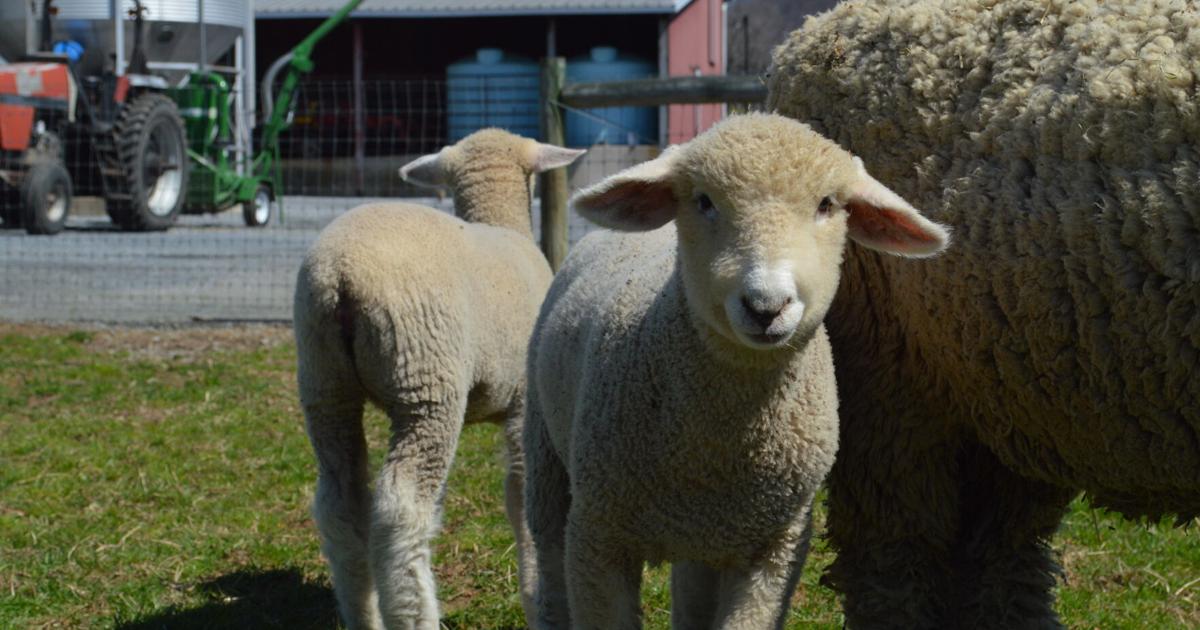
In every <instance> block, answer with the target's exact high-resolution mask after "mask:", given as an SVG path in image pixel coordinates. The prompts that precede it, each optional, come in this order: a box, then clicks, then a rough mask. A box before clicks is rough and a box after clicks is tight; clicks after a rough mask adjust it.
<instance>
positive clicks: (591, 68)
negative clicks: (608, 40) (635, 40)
mask: <svg viewBox="0 0 1200 630" xmlns="http://www.w3.org/2000/svg"><path fill="white" fill-rule="evenodd" d="M656 76H658V65H657V64H654V63H652V62H649V61H645V60H642V59H637V58H634V57H628V56H625V55H621V54H620V53H618V52H617V49H616V48H613V47H611V46H597V47H595V48H593V49H592V50H591V55H590V56H587V57H576V58H573V59H569V60H567V81H569V82H572V83H573V82H577V81H620V80H628V79H646V78H650V77H656ZM584 111H585V112H586V114H581V113H579V112H574V111H569V110H568V111H567V118H566V126H567V145H568V146H572V147H588V146H591V145H593V144H658V108H656V107H600V108H596V109H588V110H584Z"/></svg>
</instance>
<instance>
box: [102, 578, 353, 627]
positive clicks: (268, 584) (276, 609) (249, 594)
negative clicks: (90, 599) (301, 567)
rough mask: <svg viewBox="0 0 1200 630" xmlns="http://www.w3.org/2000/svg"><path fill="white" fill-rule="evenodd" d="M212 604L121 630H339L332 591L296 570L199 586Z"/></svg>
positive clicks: (135, 622) (165, 614) (148, 618)
mask: <svg viewBox="0 0 1200 630" xmlns="http://www.w3.org/2000/svg"><path fill="white" fill-rule="evenodd" d="M197 588H198V590H199V591H200V592H201V593H203V594H204V595H205V597H207V598H208V599H209V600H210V601H209V603H207V604H203V605H201V606H198V607H194V608H168V609H165V610H162V611H159V612H156V613H153V614H151V615H149V616H146V617H143V618H141V619H137V620H133V621H127V622H121V623H118V624H117V626H116V627H117V629H118V630H152V629H153V630H158V629H163V628H165V629H168V630H177V629H184V628H335V627H337V604H336V603H335V602H334V599H333V590H332V589H330V588H329V587H327V586H324V585H322V584H319V583H315V582H311V581H308V580H305V579H304V576H303V575H302V574H301V573H300V572H299V571H296V570H271V571H256V570H253V569H247V570H241V571H235V572H233V573H230V574H227V575H222V576H220V577H218V578H215V579H212V580H209V581H207V582H204V583H201V584H199V585H198V586H197Z"/></svg>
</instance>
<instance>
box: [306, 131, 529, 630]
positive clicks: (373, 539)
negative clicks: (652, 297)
mask: <svg viewBox="0 0 1200 630" xmlns="http://www.w3.org/2000/svg"><path fill="white" fill-rule="evenodd" d="M518 142H529V141H527V140H522V139H520V138H517V137H515V136H511V135H508V134H504V133H502V132H483V133H482V134H481V135H478V136H477V137H475V138H474V139H470V138H469V139H468V140H466V141H464V143H467V148H469V149H470V151H465V150H464V151H463V153H464V155H465V156H466V157H464V158H463V159H459V160H456V161H454V162H452V163H448V164H447V165H446V167H447V170H448V172H447V175H448V178H449V180H450V181H451V182H452V183H453V184H454V185H453V187H454V189H455V192H456V200H457V202H458V206H457V210H458V212H459V213H460V214H461V215H462V216H464V217H467V219H468V221H464V220H462V219H459V218H455V217H451V216H448V215H446V214H444V213H441V212H438V211H436V210H433V209H430V208H425V207H422V206H417V205H412V204H405V203H376V204H370V205H365V206H360V207H358V208H356V209H354V210H352V211H350V212H348V213H346V214H345V215H343V216H342V217H339V218H338V219H336V220H335V221H333V222H332V223H331V224H330V225H329V226H328V227H327V228H326V229H325V230H324V231H323V232H322V233H321V235H320V237H319V238H318V239H317V242H316V243H315V244H314V245H313V246H312V249H311V250H310V251H309V252H308V254H307V256H306V257H305V259H304V263H303V265H302V267H301V270H300V275H299V279H298V282H297V288H296V302H295V331H296V342H297V346H298V353H299V382H300V398H301V402H302V404H303V407H304V412H305V416H306V419H307V424H308V432H309V437H310V439H311V440H312V443H313V446H314V450H315V451H316V455H317V458H318V463H319V468H320V477H319V482H318V488H317V495H316V499H315V505H314V513H315V516H316V520H317V524H318V527H319V528H320V530H321V535H322V541H323V550H324V552H325V555H326V556H327V558H328V560H329V562H330V565H331V569H332V573H333V583H334V588H335V590H336V593H337V598H338V603H339V606H340V609H341V611H342V614H343V617H344V619H345V621H346V623H347V624H348V625H349V626H350V627H351V628H360V627H361V628H376V627H380V625H381V624H382V625H385V626H386V627H389V628H436V627H437V626H438V611H437V601H436V593H435V590H434V586H433V577H432V573H431V570H430V566H429V547H428V542H429V540H430V539H431V538H432V537H433V536H434V535H435V534H436V531H437V528H438V520H439V519H438V513H439V512H440V501H441V496H442V493H443V491H444V485H445V479H446V474H447V471H448V469H449V466H450V463H451V461H452V459H453V455H454V449H455V445H456V443H457V440H458V435H459V431H460V429H461V427H462V425H463V423H464V421H465V422H473V421H490V422H499V423H505V424H506V434H507V438H508V447H509V457H510V469H509V475H508V478H507V479H506V494H507V497H506V506H507V508H508V511H509V518H510V520H511V521H512V524H513V527H514V529H515V531H516V534H517V547H518V557H519V564H520V566H519V568H520V569H521V577H522V579H523V582H525V583H528V582H529V580H531V579H532V571H534V570H535V568H534V561H533V555H532V547H531V543H530V541H529V538H528V535H527V533H526V529H525V525H524V523H525V519H524V514H523V512H522V511H521V498H522V495H523V488H522V485H521V484H522V480H523V455H522V453H521V440H520V426H521V423H522V418H523V414H524V411H523V405H524V395H525V392H524V363H525V352H526V344H527V341H528V338H529V332H530V330H531V329H532V327H533V322H534V319H535V317H536V316H537V310H538V306H539V305H540V304H541V300H542V297H543V295H544V294H545V291H546V288H547V286H549V283H550V277H551V274H550V269H549V266H548V265H547V264H546V261H545V259H544V257H543V256H542V254H541V252H539V251H538V248H537V247H536V246H535V244H534V243H533V241H532V239H531V238H530V219H529V176H530V172H529V168H528V166H527V165H524V164H523V163H522V161H521V159H517V156H518V155H519V154H520V151H521V147H520V146H519V145H518V144H517V143H518ZM464 143H460V144H459V145H457V146H458V147H460V148H461V147H463V146H464ZM470 221H476V222H470ZM368 400H369V401H371V402H373V403H375V404H376V405H378V406H379V407H380V408H382V409H383V410H384V411H385V412H386V413H387V415H388V417H389V418H390V420H391V423H392V440H391V443H390V447H389V451H388V455H387V460H386V462H385V464H384V467H383V471H382V472H381V474H380V477H379V479H378V481H377V483H376V489H375V494H374V497H373V498H370V497H368V493H367V481H368V480H367V472H366V456H367V453H366V445H365V443H364V438H363V429H362V412H363V405H364V402H365V401H368ZM531 589H532V586H531V585H530V586H528V587H527V588H523V590H522V593H523V595H524V596H525V598H526V600H528V599H529V597H530V594H531Z"/></svg>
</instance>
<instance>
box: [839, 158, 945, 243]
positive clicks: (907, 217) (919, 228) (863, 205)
mask: <svg viewBox="0 0 1200 630" xmlns="http://www.w3.org/2000/svg"><path fill="white" fill-rule="evenodd" d="M854 163H855V165H856V166H857V167H858V176H857V179H856V181H855V183H854V184H853V185H852V186H851V187H850V190H849V191H848V193H849V197H848V199H846V200H845V207H846V210H847V211H849V213H850V217H849V220H848V224H849V229H850V238H852V239H854V240H855V241H857V242H858V243H859V244H860V245H864V246H866V247H870V248H871V249H874V250H878V251H881V252H886V253H889V254H897V255H900V256H912V257H915V258H923V257H926V256H934V255H936V254H939V253H941V252H942V251H943V250H944V249H946V247H948V246H949V245H950V228H948V227H946V226H944V225H941V224H939V223H934V222H933V221H930V220H929V219H926V218H925V217H923V216H921V213H920V212H918V211H917V209H916V208H914V207H912V206H911V205H909V203H908V202H907V201H905V200H904V199H903V198H902V197H900V195H897V194H896V193H894V192H892V191H891V189H889V188H888V187H887V186H884V185H883V184H881V183H879V181H878V180H876V179H875V178H874V177H871V175H870V174H869V173H867V169H866V168H864V167H863V163H862V159H860V158H858V157H855V158H854Z"/></svg>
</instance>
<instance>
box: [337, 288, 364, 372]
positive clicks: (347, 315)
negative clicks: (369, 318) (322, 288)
mask: <svg viewBox="0 0 1200 630" xmlns="http://www.w3.org/2000/svg"><path fill="white" fill-rule="evenodd" d="M357 311H358V302H357V300H355V299H354V296H353V295H351V293H350V291H349V290H348V289H347V288H346V285H345V284H340V285H338V289H337V297H336V301H335V303H334V307H333V319H334V321H336V322H337V325H338V334H339V335H340V336H341V338H342V347H343V348H344V349H345V350H346V356H347V358H348V359H349V362H350V365H351V367H352V369H354V372H355V374H354V376H355V378H356V379H357V378H358V361H357V360H355V357H354V319H355V316H356V314H357ZM360 383H361V381H360Z"/></svg>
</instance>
